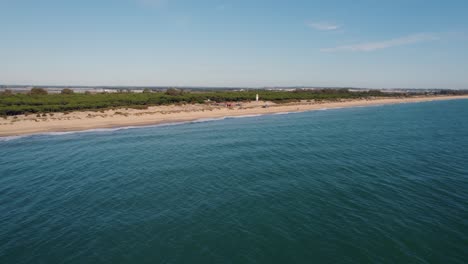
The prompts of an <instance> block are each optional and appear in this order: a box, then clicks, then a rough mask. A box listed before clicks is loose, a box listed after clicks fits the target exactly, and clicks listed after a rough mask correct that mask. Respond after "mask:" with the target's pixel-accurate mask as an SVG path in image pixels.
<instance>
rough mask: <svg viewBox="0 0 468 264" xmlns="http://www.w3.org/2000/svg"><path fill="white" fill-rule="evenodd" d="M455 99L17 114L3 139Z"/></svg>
mask: <svg viewBox="0 0 468 264" xmlns="http://www.w3.org/2000/svg"><path fill="white" fill-rule="evenodd" d="M455 99H468V95H460V96H452V95H450V96H415V97H402V98H392V97H389V98H387V97H379V98H364V99H341V100H338V101H320V102H310V101H306V100H302V101H300V102H292V103H282V104H276V103H273V102H270V101H259V102H255V101H254V102H238V103H235V104H233V105H226V104H217V105H209V104H184V105H162V106H151V107H148V108H147V109H130V108H121V109H111V110H102V111H78V112H70V113H49V114H42V115H16V116H8V117H4V118H3V119H0V137H5V136H19V135H27V134H37V133H44V132H66V131H82V130H90V129H99V128H115V127H125V126H145V125H156V124H163V123H176V122H185V121H195V120H199V119H211V118H223V117H235V116H249V115H266V114H275V113H283V112H304V111H313V110H320V109H333V108H346V107H359V106H375V105H385V104H399V103H416V102H426V101H438V100H455Z"/></svg>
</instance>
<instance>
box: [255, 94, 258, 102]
mask: <svg viewBox="0 0 468 264" xmlns="http://www.w3.org/2000/svg"><path fill="white" fill-rule="evenodd" d="M255 102H258V94H257V95H256V96H255Z"/></svg>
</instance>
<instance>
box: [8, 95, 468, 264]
mask: <svg viewBox="0 0 468 264" xmlns="http://www.w3.org/2000/svg"><path fill="white" fill-rule="evenodd" d="M0 151H1V153H0V155H1V156H0V197H1V199H0V263H207V262H215V263H311V262H319V263H323V262H327V263H376V262H380V263H464V262H466V260H467V259H468V253H467V252H466V245H468V222H467V220H466V219H468V202H467V201H468V192H467V190H468V100H452V101H435V102H424V103H417V104H399V105H385V106H378V107H362V108H346V109H333V110H326V111H312V112H304V113H294V114H286V115H280V114H276V115H265V116H253V117H249V118H229V119H222V120H216V121H213V122H189V123H184V124H178V125H170V126H168V125H163V126H152V127H144V128H128V129H116V130H108V131H95V132H87V133H62V134H60V135H59V134H55V135H36V136H28V137H22V138H16V139H12V140H7V141H0Z"/></svg>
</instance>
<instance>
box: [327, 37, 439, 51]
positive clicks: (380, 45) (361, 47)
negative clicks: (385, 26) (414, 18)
mask: <svg viewBox="0 0 468 264" xmlns="http://www.w3.org/2000/svg"><path fill="white" fill-rule="evenodd" d="M438 39H439V37H438V36H436V35H434V34H425V33H419V34H413V35H409V36H405V37H401V38H394V39H389V40H384V41H377V42H366V43H359V44H353V45H344V46H338V47H334V48H325V49H321V51H322V52H337V51H374V50H381V49H387V48H391V47H397V46H404V45H410V44H414V43H419V42H427V41H433V40H438Z"/></svg>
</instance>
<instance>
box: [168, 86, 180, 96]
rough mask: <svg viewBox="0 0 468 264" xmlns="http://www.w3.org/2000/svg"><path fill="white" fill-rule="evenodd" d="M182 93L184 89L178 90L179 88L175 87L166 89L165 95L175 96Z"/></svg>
mask: <svg viewBox="0 0 468 264" xmlns="http://www.w3.org/2000/svg"><path fill="white" fill-rule="evenodd" d="M183 93H184V91H182V90H180V89H176V88H169V89H167V90H166V94H167V95H172V96H175V95H182V94H183Z"/></svg>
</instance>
